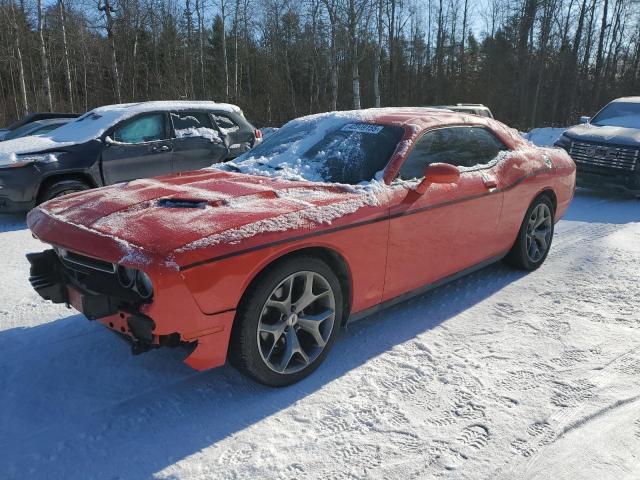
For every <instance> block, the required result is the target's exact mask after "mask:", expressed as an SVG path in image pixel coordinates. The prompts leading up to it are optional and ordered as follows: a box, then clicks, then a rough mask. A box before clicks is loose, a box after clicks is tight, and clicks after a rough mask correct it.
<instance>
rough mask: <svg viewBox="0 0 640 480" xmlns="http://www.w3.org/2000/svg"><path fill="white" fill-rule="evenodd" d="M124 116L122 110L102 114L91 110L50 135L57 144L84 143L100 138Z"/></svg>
mask: <svg viewBox="0 0 640 480" xmlns="http://www.w3.org/2000/svg"><path fill="white" fill-rule="evenodd" d="M123 117H126V115H123V111H122V110H116V109H114V110H107V111H104V112H103V111H101V112H100V113H98V112H96V111H94V110H91V111H90V112H87V113H85V114H84V115H82V116H81V117H78V118H77V119H75V120H74V121H72V122H69V123H67V124H66V125H63V126H62V127H60V128H56V129H55V130H53V131H52V132H50V133H49V135H48V136H49V137H50V138H51V139H53V140H54V141H56V142H72V143H82V142H88V141H89V140H92V139H94V138H98V137H100V135H102V134H103V133H104V132H105V131H106V130H107V129H108V128H109V127H111V126H112V125H113V124H114V123H116V122H117V121H118V120H120V119H121V118H123Z"/></svg>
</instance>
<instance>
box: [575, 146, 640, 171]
mask: <svg viewBox="0 0 640 480" xmlns="http://www.w3.org/2000/svg"><path fill="white" fill-rule="evenodd" d="M569 155H571V158H572V159H573V161H574V162H576V163H577V164H582V165H589V166H593V167H600V168H608V169H613V170H615V171H628V172H634V171H636V169H638V157H639V156H640V148H634V147H616V146H611V145H598V144H596V143H587V142H571V146H570V147H569Z"/></svg>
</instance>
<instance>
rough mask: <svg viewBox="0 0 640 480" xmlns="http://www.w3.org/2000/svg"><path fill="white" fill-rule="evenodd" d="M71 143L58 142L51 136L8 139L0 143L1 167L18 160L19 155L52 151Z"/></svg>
mask: <svg viewBox="0 0 640 480" xmlns="http://www.w3.org/2000/svg"><path fill="white" fill-rule="evenodd" d="M68 145H71V143H69V142H66V143H64V142H56V141H55V140H52V139H51V138H49V137H39V136H29V137H22V138H16V139H14V140H7V141H5V142H2V143H0V167H2V166H6V165H10V164H12V163H15V162H16V161H17V160H18V155H23V154H26V153H35V152H42V151H51V150H55V149H57V148H62V147H65V146H68Z"/></svg>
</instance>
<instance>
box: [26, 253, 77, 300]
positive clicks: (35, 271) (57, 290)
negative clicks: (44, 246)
mask: <svg viewBox="0 0 640 480" xmlns="http://www.w3.org/2000/svg"><path fill="white" fill-rule="evenodd" d="M27 260H29V263H30V264H31V270H30V274H29V282H30V283H31V286H32V287H33V288H34V290H35V291H36V292H38V294H39V295H40V296H41V297H42V298H44V299H45V300H50V301H52V302H53V303H69V297H68V294H67V287H66V285H65V281H64V275H63V274H62V272H61V270H60V267H59V265H60V261H59V260H58V256H57V255H56V252H54V251H53V250H46V251H44V252H41V253H29V254H27Z"/></svg>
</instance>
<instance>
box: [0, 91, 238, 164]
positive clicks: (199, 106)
mask: <svg viewBox="0 0 640 480" xmlns="http://www.w3.org/2000/svg"><path fill="white" fill-rule="evenodd" d="M194 109H195V110H221V111H226V112H230V113H231V112H233V113H242V110H240V108H239V107H238V106H236V105H231V104H229V103H217V102H211V101H186V100H184V101H183V100H181V101H153V102H139V103H119V104H114V105H105V106H102V107H98V108H94V109H93V110H89V111H88V112H87V113H85V114H84V115H82V116H80V117H78V118H77V119H75V120H73V121H71V122H69V123H67V124H66V125H63V126H62V127H60V128H57V129H55V130H53V131H52V132H50V133H49V135H48V136H46V137H32V136H29V137H23V138H17V139H14V140H7V141H5V142H2V143H0V165H7V164H10V163H13V162H16V161H17V159H18V157H17V156H18V155H21V154H26V153H33V152H39V151H43V150H52V149H56V148H63V147H67V146H69V145H73V144H77V143H84V142H88V141H90V140H93V139H95V138H98V137H100V136H101V135H103V134H104V132H106V131H107V130H108V129H109V128H110V127H111V126H113V125H114V124H115V123H117V122H120V121H122V120H126V119H127V118H131V117H133V116H135V115H138V114H140V113H146V112H155V111H162V110H194Z"/></svg>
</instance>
